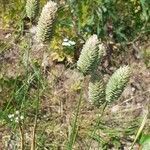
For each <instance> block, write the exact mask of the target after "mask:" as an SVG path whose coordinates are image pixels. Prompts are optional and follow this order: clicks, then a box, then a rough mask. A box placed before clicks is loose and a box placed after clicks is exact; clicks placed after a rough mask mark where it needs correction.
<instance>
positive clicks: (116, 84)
mask: <svg viewBox="0 0 150 150" xmlns="http://www.w3.org/2000/svg"><path fill="white" fill-rule="evenodd" d="M129 78H130V68H129V66H123V67H120V68H119V69H118V70H116V71H115V72H114V73H113V75H112V76H111V77H110V79H109V81H108V83H107V85H106V101H107V102H112V101H114V100H117V99H118V98H119V97H120V95H121V94H122V92H123V90H124V87H125V86H126V85H127V83H128V81H129Z"/></svg>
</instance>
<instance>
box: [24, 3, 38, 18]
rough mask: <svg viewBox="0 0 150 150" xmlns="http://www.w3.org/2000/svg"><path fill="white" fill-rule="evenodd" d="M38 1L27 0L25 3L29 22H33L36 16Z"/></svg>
mask: <svg viewBox="0 0 150 150" xmlns="http://www.w3.org/2000/svg"><path fill="white" fill-rule="evenodd" d="M38 10H39V0H27V2H26V14H27V16H28V17H29V18H30V20H34V19H35V17H36V16H37V15H38Z"/></svg>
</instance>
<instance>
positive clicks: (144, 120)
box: [129, 108, 148, 150]
mask: <svg viewBox="0 0 150 150" xmlns="http://www.w3.org/2000/svg"><path fill="white" fill-rule="evenodd" d="M147 117H148V108H147V109H146V110H145V112H144V116H143V120H142V123H141V125H140V127H139V129H138V132H137V134H136V136H135V139H134V141H133V143H132V145H131V147H130V149H129V150H132V149H133V146H134V144H135V142H136V141H137V139H138V138H139V136H140V135H141V133H142V131H143V129H144V126H145V124H146V121H147Z"/></svg>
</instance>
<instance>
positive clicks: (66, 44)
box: [62, 42, 71, 46]
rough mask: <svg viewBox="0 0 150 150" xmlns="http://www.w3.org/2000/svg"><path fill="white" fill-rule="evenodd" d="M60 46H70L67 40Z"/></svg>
mask: <svg viewBox="0 0 150 150" xmlns="http://www.w3.org/2000/svg"><path fill="white" fill-rule="evenodd" d="M62 46H71V45H70V43H69V42H63V43H62Z"/></svg>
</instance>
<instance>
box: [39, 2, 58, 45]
mask: <svg viewBox="0 0 150 150" xmlns="http://www.w3.org/2000/svg"><path fill="white" fill-rule="evenodd" d="M57 9H58V8H57V4H56V3H55V2H52V1H48V2H47V4H46V5H45V6H44V7H43V9H42V13H41V16H40V18H39V21H38V25H37V40H38V41H39V42H41V43H44V42H46V41H48V40H49V39H50V38H51V36H52V28H53V24H54V21H55V17H56V12H57Z"/></svg>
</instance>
